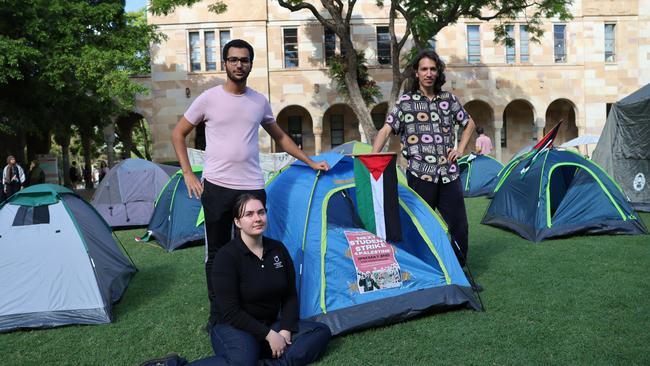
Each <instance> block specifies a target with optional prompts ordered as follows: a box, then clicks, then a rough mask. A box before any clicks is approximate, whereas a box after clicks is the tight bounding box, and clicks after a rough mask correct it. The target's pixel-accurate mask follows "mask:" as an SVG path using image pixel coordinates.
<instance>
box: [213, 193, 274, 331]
mask: <svg viewBox="0 0 650 366" xmlns="http://www.w3.org/2000/svg"><path fill="white" fill-rule="evenodd" d="M244 193H250V194H252V195H254V196H256V197H258V198H259V199H260V200H261V201H262V203H263V204H264V206H266V192H265V191H264V190H263V189H257V190H251V191H248V190H237V189H230V188H225V187H221V186H218V185H216V184H212V183H210V182H208V181H207V180H204V181H203V194H202V195H201V204H202V205H203V214H204V215H205V277H206V279H207V283H208V298H209V299H210V321H212V319H213V318H214V314H213V310H212V301H213V300H214V290H213V287H212V280H211V279H210V278H211V276H210V274H211V273H212V262H213V259H214V254H215V253H216V252H217V251H218V250H219V249H221V247H223V246H224V245H225V244H226V243H228V242H229V241H230V240H231V239H232V233H233V215H232V208H233V205H234V204H235V200H236V199H237V197H239V196H240V195H241V194H244Z"/></svg>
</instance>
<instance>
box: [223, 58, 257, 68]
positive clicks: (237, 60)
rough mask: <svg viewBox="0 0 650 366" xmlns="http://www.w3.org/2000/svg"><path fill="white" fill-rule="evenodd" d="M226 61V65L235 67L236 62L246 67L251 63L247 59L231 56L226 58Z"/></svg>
mask: <svg viewBox="0 0 650 366" xmlns="http://www.w3.org/2000/svg"><path fill="white" fill-rule="evenodd" d="M226 61H227V62H228V64H230V65H233V66H234V65H237V63H238V62H241V64H242V65H248V64H250V63H251V59H250V58H249V57H235V56H231V57H227V58H226Z"/></svg>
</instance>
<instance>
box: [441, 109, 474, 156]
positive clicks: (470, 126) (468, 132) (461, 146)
mask: <svg viewBox="0 0 650 366" xmlns="http://www.w3.org/2000/svg"><path fill="white" fill-rule="evenodd" d="M475 126H476V125H475V124H474V120H473V119H472V117H470V118H469V120H468V121H467V124H466V125H465V130H464V131H463V134H462V135H461V137H460V142H459V143H458V150H454V149H450V151H449V155H448V156H447V160H449V161H451V162H454V161H456V159H458V158H460V157H461V156H463V152H464V151H465V148H466V147H467V143H468V142H469V139H470V138H471V137H472V133H473V131H474V127H475Z"/></svg>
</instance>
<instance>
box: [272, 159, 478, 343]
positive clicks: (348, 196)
mask: <svg viewBox="0 0 650 366" xmlns="http://www.w3.org/2000/svg"><path fill="white" fill-rule="evenodd" d="M314 159H315V160H323V159H324V160H326V161H327V162H328V163H329V165H330V167H331V169H330V170H329V171H327V172H320V173H318V174H317V173H316V172H314V171H313V170H312V169H310V168H309V167H307V166H306V165H305V164H304V163H302V162H295V163H293V164H292V165H291V166H290V167H289V168H287V169H286V170H284V171H283V172H282V173H280V174H278V175H277V176H276V177H275V178H274V179H273V180H271V181H270V182H269V183H268V184H267V187H266V191H267V197H268V198H267V208H268V212H269V217H270V220H269V226H268V228H267V232H266V235H268V236H269V237H271V238H274V239H277V240H280V241H282V242H283V243H284V244H285V245H286V246H287V248H288V250H289V252H290V253H291V256H292V258H293V260H294V264H295V266H296V273H297V274H298V275H297V288H298V291H299V296H300V316H301V318H303V319H312V320H317V321H321V322H324V323H326V324H327V325H328V326H329V327H330V329H331V330H332V332H333V333H334V334H340V333H346V332H351V331H354V330H358V329H363V328H367V327H371V326H377V325H383V324H388V323H392V322H397V321H401V320H404V319H407V318H410V317H413V316H417V315H418V314H421V313H423V312H426V311H430V310H433V309H446V308H450V307H459V306H462V307H468V308H474V309H478V308H479V305H478V304H477V303H476V301H475V299H474V297H473V295H472V293H471V289H470V287H469V283H468V281H467V279H466V277H465V274H464V273H463V271H462V269H461V268H460V265H459V264H458V261H457V259H456V256H455V255H454V251H453V250H452V248H451V244H450V243H449V239H448V237H447V232H446V226H445V224H444V223H443V221H442V220H441V219H440V218H439V217H438V216H437V215H436V214H435V213H434V211H433V210H431V208H429V206H428V205H427V204H426V203H425V202H424V201H423V200H422V199H421V198H420V197H419V196H418V195H417V194H415V193H414V192H413V191H412V190H411V189H410V188H409V187H408V186H406V185H404V184H402V183H398V195H399V204H400V213H399V214H400V219H401V225H402V227H401V229H402V241H400V242H391V243H390V244H392V248H394V250H395V253H394V259H395V262H396V264H397V265H398V266H399V270H398V271H396V272H393V273H392V275H395V274H396V273H397V279H398V280H397V281H396V282H394V283H393V284H399V285H396V286H393V287H390V288H381V289H378V290H373V291H367V289H365V288H364V286H366V285H367V284H368V282H367V281H371V282H372V280H371V279H368V278H370V277H372V276H374V272H372V274H369V273H367V272H363V271H360V270H359V267H357V265H356V264H355V263H356V262H355V261H354V259H353V253H352V249H351V246H352V244H351V243H350V241H349V237H350V236H358V235H364V234H367V233H368V232H366V231H365V230H364V229H363V227H362V225H361V223H360V219H359V218H358V215H357V213H356V207H355V203H354V202H356V199H355V183H354V172H353V165H354V164H353V158H352V157H349V156H343V155H340V154H337V153H325V154H323V155H321V156H319V157H315V158H314ZM393 264H395V263H393ZM363 276H370V277H363ZM367 279H368V280H367ZM371 287H372V286H371Z"/></svg>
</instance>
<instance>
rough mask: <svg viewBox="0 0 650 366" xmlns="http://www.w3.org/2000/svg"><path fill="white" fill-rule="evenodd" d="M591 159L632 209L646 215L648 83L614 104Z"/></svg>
mask: <svg viewBox="0 0 650 366" xmlns="http://www.w3.org/2000/svg"><path fill="white" fill-rule="evenodd" d="M592 160H593V161H594V162H596V163H597V164H598V165H600V166H601V167H602V168H603V169H605V171H607V173H608V174H609V175H610V176H611V177H613V178H614V180H615V181H616V182H617V183H618V184H619V185H620V186H621V188H622V189H623V192H625V194H626V195H627V197H628V199H629V200H630V202H631V204H632V207H634V209H635V210H637V211H646V212H650V182H649V180H650V84H648V85H646V86H644V87H643V88H641V89H639V90H637V91H636V92H634V93H632V94H630V95H628V96H627V97H625V98H623V99H621V100H619V101H618V102H616V103H614V105H613V106H612V109H611V110H610V111H609V115H608V116H607V123H605V127H604V128H603V132H602V133H601V135H600V139H599V140H598V145H597V146H596V150H594V153H593V155H592Z"/></svg>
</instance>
